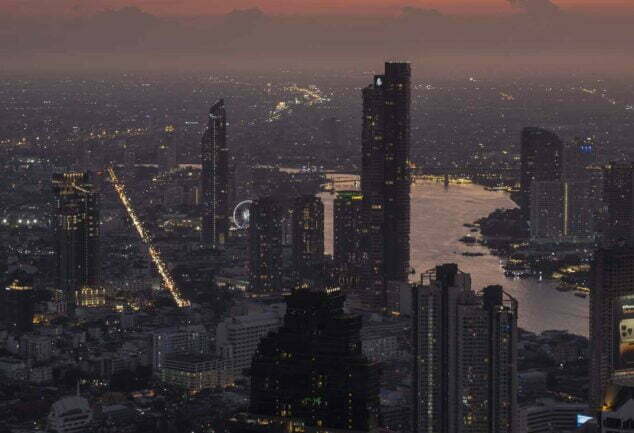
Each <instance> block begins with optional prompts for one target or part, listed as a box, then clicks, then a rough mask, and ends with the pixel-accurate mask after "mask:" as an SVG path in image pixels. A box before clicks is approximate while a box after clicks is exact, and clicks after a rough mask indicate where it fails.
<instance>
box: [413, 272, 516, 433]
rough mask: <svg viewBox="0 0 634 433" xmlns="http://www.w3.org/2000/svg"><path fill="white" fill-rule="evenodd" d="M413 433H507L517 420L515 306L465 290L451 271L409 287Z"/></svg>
mask: <svg viewBox="0 0 634 433" xmlns="http://www.w3.org/2000/svg"><path fill="white" fill-rule="evenodd" d="M412 312H413V316H412V317H413V323H412V330H413V342H414V345H413V351H414V383H413V387H414V407H413V413H414V417H413V421H414V428H413V431H414V432H415V433H436V432H445V433H458V432H464V431H473V432H482V433H512V432H513V431H514V430H513V428H514V425H516V423H517V420H516V416H517V413H516V412H517V396H516V395H517V381H516V373H517V302H516V301H515V300H514V299H513V298H511V297H510V296H508V295H507V294H506V293H504V292H503V290H502V287H500V286H490V287H486V288H485V289H484V290H483V291H482V292H481V293H476V292H474V291H473V290H471V276H470V275H469V274H465V273H463V272H460V271H459V270H458V266H457V265H455V264H445V265H442V266H437V267H436V268H435V269H432V270H430V271H428V272H426V273H425V274H423V275H422V279H421V283H420V284H418V285H414V286H413V287H412Z"/></svg>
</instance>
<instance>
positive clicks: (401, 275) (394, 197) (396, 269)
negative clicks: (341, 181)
mask: <svg viewBox="0 0 634 433" xmlns="http://www.w3.org/2000/svg"><path fill="white" fill-rule="evenodd" d="M410 79H411V70H410V65H409V63H390V62H388V63H386V64H385V73H384V74H383V75H376V76H375V77H374V81H373V82H372V84H371V85H370V86H368V87H366V88H365V89H363V126H362V136H361V142H362V147H363V149H362V151H363V155H362V169H361V190H362V193H363V202H364V210H363V213H364V217H363V219H364V226H365V227H366V230H367V239H366V241H365V242H364V244H365V246H364V253H365V255H366V257H365V258H364V265H363V272H362V278H361V286H362V290H363V291H364V293H363V294H362V295H361V296H362V300H363V302H364V303H365V304H366V305H367V307H369V308H371V309H376V310H380V309H383V308H385V306H386V302H387V300H386V298H387V296H386V281H390V280H392V281H407V279H408V275H409V270H410V264H409V259H410V256H409V254H410V239H409V238H410V226H409V224H410V172H409V163H410V162H409V150H410V105H411V90H410Z"/></svg>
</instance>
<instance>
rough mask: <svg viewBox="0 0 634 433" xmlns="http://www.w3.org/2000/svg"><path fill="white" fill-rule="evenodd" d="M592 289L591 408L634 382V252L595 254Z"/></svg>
mask: <svg viewBox="0 0 634 433" xmlns="http://www.w3.org/2000/svg"><path fill="white" fill-rule="evenodd" d="M591 269H592V270H591V280H590V281H591V283H590V284H591V286H590V396H589V399H590V408H591V409H600V406H601V399H602V398H603V396H604V394H605V391H606V388H607V386H608V385H609V384H610V383H611V382H621V381H622V380H623V379H626V380H629V381H630V382H631V381H632V380H634V272H633V270H634V248H632V247H629V246H616V247H613V248H606V249H599V250H598V251H596V252H595V254H594V261H593V263H592V268H591Z"/></svg>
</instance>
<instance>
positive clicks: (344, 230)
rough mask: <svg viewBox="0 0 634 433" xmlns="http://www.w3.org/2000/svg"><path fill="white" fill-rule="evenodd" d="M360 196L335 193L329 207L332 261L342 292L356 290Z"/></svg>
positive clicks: (360, 248)
mask: <svg viewBox="0 0 634 433" xmlns="http://www.w3.org/2000/svg"><path fill="white" fill-rule="evenodd" d="M362 212H363V194H361V192H359V191H339V192H337V197H336V198H335V201H334V207H333V231H334V236H333V238H334V242H333V258H334V265H335V267H336V269H337V274H338V276H339V284H340V285H341V287H342V289H344V291H348V290H356V289H357V288H358V286H359V277H360V275H361V264H362V262H363V243H362V242H363V224H362V223H363V215H362Z"/></svg>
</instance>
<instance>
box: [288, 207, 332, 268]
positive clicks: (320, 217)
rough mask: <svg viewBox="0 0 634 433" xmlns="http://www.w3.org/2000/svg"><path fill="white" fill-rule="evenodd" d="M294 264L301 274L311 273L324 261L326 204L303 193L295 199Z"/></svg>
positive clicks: (293, 226) (293, 223)
mask: <svg viewBox="0 0 634 433" xmlns="http://www.w3.org/2000/svg"><path fill="white" fill-rule="evenodd" d="M292 233H293V235H292V236H293V265H294V267H295V270H296V271H298V272H299V274H300V275H311V274H312V273H313V271H315V270H317V269H318V268H319V265H321V264H322V263H323V261H324V204H323V203H322V201H321V199H320V198H319V197H316V196H314V195H303V196H301V197H297V198H296V199H295V200H294V201H293V216H292Z"/></svg>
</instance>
